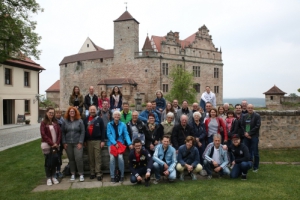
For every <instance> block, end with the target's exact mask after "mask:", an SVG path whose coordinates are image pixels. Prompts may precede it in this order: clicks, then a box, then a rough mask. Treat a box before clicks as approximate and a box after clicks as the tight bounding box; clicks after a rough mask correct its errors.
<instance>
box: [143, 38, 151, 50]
mask: <svg viewBox="0 0 300 200" xmlns="http://www.w3.org/2000/svg"><path fill="white" fill-rule="evenodd" d="M144 49H152V50H153V48H152V45H151V42H150V39H149V37H148V35H147V37H146V40H145V43H144V46H143V48H142V50H144Z"/></svg>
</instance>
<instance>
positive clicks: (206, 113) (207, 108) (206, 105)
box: [203, 102, 213, 123]
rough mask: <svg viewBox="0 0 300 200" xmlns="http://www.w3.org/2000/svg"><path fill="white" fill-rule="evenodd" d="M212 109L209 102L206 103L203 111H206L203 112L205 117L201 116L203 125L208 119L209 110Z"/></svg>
mask: <svg viewBox="0 0 300 200" xmlns="http://www.w3.org/2000/svg"><path fill="white" fill-rule="evenodd" d="M212 108H213V107H212V104H211V103H210V102H207V103H206V104H205V110H206V111H205V112H204V115H205V116H203V117H204V119H203V123H205V120H206V119H208V118H209V112H210V110H211V109H212Z"/></svg>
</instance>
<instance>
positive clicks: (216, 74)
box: [214, 68, 219, 78]
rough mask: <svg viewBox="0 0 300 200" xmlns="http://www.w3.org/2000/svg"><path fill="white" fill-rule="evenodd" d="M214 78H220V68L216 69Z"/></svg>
mask: <svg viewBox="0 0 300 200" xmlns="http://www.w3.org/2000/svg"><path fill="white" fill-rule="evenodd" d="M214 78H219V68H214Z"/></svg>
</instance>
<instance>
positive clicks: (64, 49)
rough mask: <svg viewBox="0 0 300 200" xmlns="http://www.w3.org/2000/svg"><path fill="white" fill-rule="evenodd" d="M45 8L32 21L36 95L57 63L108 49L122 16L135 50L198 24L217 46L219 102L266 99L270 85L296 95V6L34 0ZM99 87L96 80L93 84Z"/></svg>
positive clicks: (220, 0)
mask: <svg viewBox="0 0 300 200" xmlns="http://www.w3.org/2000/svg"><path fill="white" fill-rule="evenodd" d="M37 2H39V3H40V5H41V6H42V7H43V8H44V9H45V10H44V12H43V13H39V14H38V15H36V16H33V19H34V20H36V21H37V23H38V24H37V29H36V32H37V33H38V34H39V35H40V36H42V40H41V44H40V46H39V49H41V50H42V55H41V57H40V60H37V61H36V62H37V63H39V64H40V65H41V66H43V67H44V68H46V70H45V71H43V72H42V73H41V79H40V81H41V83H40V93H41V94H44V93H45V90H46V89H47V88H49V87H50V86H51V85H52V84H53V83H54V82H55V81H56V80H58V79H59V63H60V61H61V60H62V59H63V58H64V57H65V56H68V55H72V54H76V53H78V51H79V49H80V47H81V46H82V44H83V42H84V41H85V39H86V38H87V37H90V38H91V39H92V40H93V42H94V43H95V44H97V45H98V46H100V47H102V48H105V49H112V48H113V31H114V30H113V20H115V19H117V18H118V17H119V16H120V15H121V14H123V12H124V11H125V3H124V2H128V11H129V13H130V14H131V15H132V16H133V17H134V18H135V19H136V20H137V21H139V22H140V25H139V35H140V39H139V46H140V50H141V48H142V45H143V43H144V41H145V38H146V36H147V33H149V36H151V35H158V36H164V35H166V34H167V33H168V32H169V31H170V30H172V31H178V32H179V33H180V39H185V38H187V37H188V36H190V35H191V34H193V33H195V32H196V31H197V30H198V28H199V27H201V26H202V25H203V24H205V25H206V26H207V28H208V29H209V30H210V32H209V33H210V35H212V39H213V43H214V44H215V46H216V47H217V48H219V47H222V52H223V63H224V66H223V71H224V77H223V78H224V95H223V97H224V98H239V97H264V95H263V94H262V93H263V92H266V91H267V90H269V89H270V88H271V87H272V86H273V85H274V84H275V85H276V86H278V87H279V88H280V89H281V90H283V91H284V92H286V93H288V94H290V93H296V94H298V95H300V94H299V93H298V92H297V89H298V88H300V79H299V75H300V65H299V58H300V1H299V0H285V1H282V0H263V1H262V0H251V1H244V0H243V1H241V0H235V1H233V0H226V1H224V0H210V1H207V0H206V1H203V0H186V1H178V0H172V1H171V0H151V1H144V0H124V1H120V0H109V1H107V0H84V1H82V0H63V1H62V0H51V1H46V0H37ZM95 81H96V82H98V80H95Z"/></svg>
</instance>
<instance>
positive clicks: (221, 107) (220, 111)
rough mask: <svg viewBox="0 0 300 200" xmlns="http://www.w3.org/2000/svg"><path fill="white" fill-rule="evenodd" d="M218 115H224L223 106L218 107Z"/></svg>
mask: <svg viewBox="0 0 300 200" xmlns="http://www.w3.org/2000/svg"><path fill="white" fill-rule="evenodd" d="M218 113H219V115H222V114H224V107H223V106H219V108H218Z"/></svg>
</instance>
